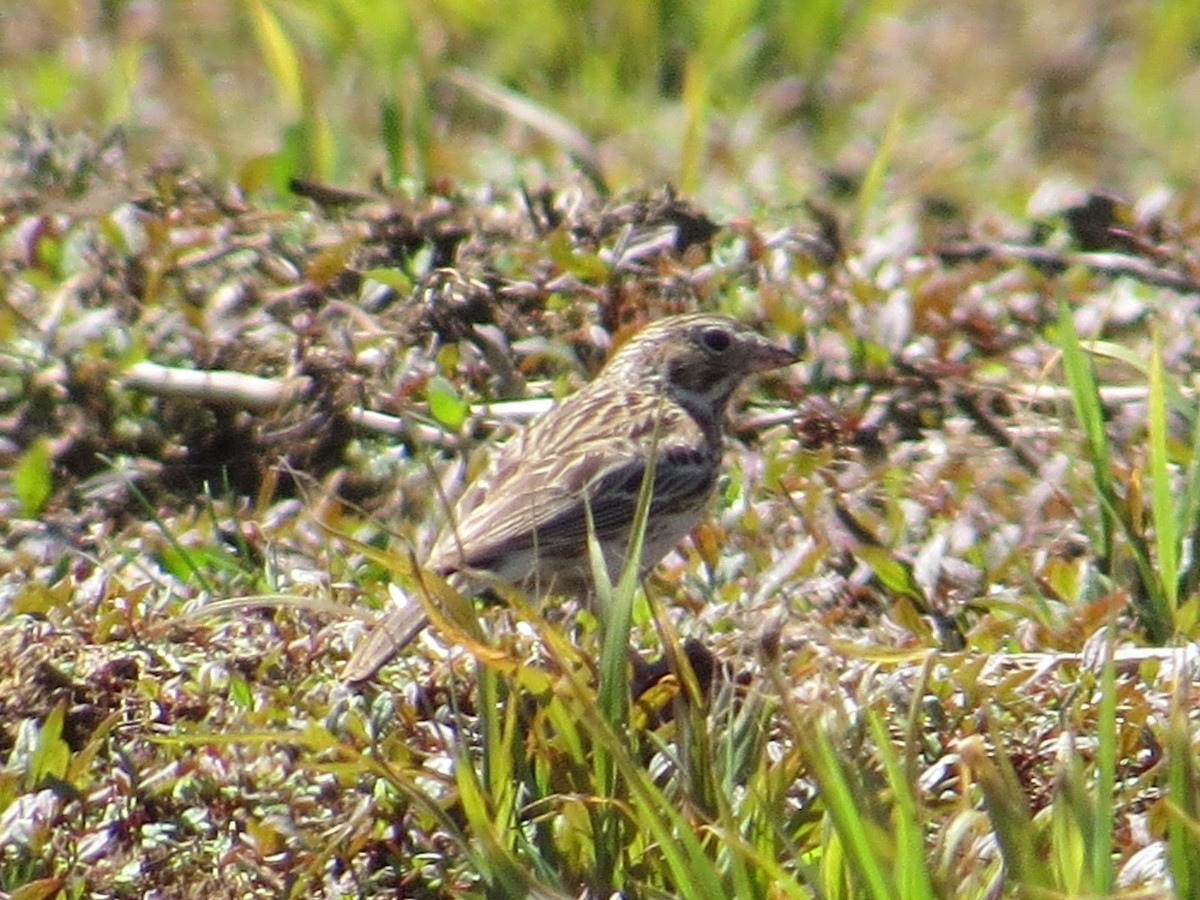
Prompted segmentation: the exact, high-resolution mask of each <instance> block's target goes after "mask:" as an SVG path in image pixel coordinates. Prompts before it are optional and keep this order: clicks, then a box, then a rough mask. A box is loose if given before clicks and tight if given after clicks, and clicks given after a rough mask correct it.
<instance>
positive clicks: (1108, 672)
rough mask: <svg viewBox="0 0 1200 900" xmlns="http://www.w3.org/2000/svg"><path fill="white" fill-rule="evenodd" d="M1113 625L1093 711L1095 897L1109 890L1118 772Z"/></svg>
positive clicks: (1092, 861) (1091, 865)
mask: <svg viewBox="0 0 1200 900" xmlns="http://www.w3.org/2000/svg"><path fill="white" fill-rule="evenodd" d="M1115 643H1116V634H1115V626H1113V625H1112V624H1110V625H1109V627H1108V634H1107V636H1106V640H1105V642H1104V652H1105V659H1104V667H1103V668H1102V669H1101V670H1100V707H1099V709H1098V710H1097V712H1096V737H1097V742H1096V786H1095V791H1096V818H1095V820H1094V821H1093V823H1092V835H1091V842H1090V850H1091V858H1090V859H1089V860H1088V866H1089V868H1090V870H1091V884H1090V889H1091V892H1092V894H1094V895H1095V896H1097V897H1103V896H1106V895H1107V894H1108V893H1109V892H1110V891H1111V890H1112V882H1113V867H1112V848H1113V814H1114V813H1113V797H1114V795H1115V794H1114V792H1115V791H1116V771H1117V667H1116V663H1115V662H1114V660H1113V649H1114V646H1115Z"/></svg>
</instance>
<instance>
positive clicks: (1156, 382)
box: [1147, 327, 1180, 619]
mask: <svg viewBox="0 0 1200 900" xmlns="http://www.w3.org/2000/svg"><path fill="white" fill-rule="evenodd" d="M1165 384H1166V376H1165V373H1164V371H1163V360H1162V337H1161V335H1160V334H1159V330H1158V328H1157V327H1156V328H1155V329H1154V334H1153V337H1152V341H1151V347H1150V396H1149V398H1148V400H1149V418H1150V420H1149V422H1148V423H1147V424H1148V431H1149V438H1150V503H1151V509H1152V510H1153V512H1154V543H1155V550H1156V551H1157V557H1158V581H1159V584H1160V585H1161V589H1162V594H1163V599H1164V600H1165V601H1166V607H1167V608H1166V610H1165V611H1164V612H1165V613H1166V614H1167V615H1168V616H1170V618H1171V619H1174V612H1175V608H1176V607H1177V606H1178V605H1179V596H1178V591H1179V549H1180V548H1179V538H1178V534H1177V532H1176V527H1177V519H1176V516H1177V510H1176V506H1175V492H1174V491H1173V490H1172V487H1171V471H1170V466H1169V459H1168V455H1167V437H1168V433H1167V391H1166V387H1165Z"/></svg>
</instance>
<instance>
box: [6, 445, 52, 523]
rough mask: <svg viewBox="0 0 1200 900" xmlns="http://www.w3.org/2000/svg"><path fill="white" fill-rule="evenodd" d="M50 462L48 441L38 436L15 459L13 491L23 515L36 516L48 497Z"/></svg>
mask: <svg viewBox="0 0 1200 900" xmlns="http://www.w3.org/2000/svg"><path fill="white" fill-rule="evenodd" d="M52 462H53V460H52V459H51V457H50V441H49V440H48V439H47V438H38V439H37V440H36V441H34V442H33V443H32V444H30V446H29V449H28V450H26V451H25V452H24V453H22V454H21V458H20V459H19V460H17V465H16V467H15V468H14V469H13V475H12V479H13V491H14V492H15V493H16V495H17V500H18V501H19V502H20V504H21V512H22V514H23V515H26V516H30V517H32V516H36V515H37V514H38V513H39V512H41V511H42V507H43V506H44V505H45V503H46V501H47V500H49V499H50V492H51V490H52V489H53V486H54V478H53V476H52V474H51V471H50V466H51V463H52Z"/></svg>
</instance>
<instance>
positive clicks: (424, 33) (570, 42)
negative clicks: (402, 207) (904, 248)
mask: <svg viewBox="0 0 1200 900" xmlns="http://www.w3.org/2000/svg"><path fill="white" fill-rule="evenodd" d="M1198 106H1200V5H1197V4H1195V3H1193V2H1192V0H1161V2H1150V0H1134V2H1126V3H1120V4H1117V3H1107V2H1101V0H1091V2H1088V0H1068V2H1064V3H1057V4H1046V3H1042V2H1037V0H1020V2H1012V3H1004V4H998V3H994V2H984V0H959V2H945V0H943V2H931V3H912V2H906V0H856V2H846V0H812V2H788V0H757V2H756V0H694V2H685V0H657V2H645V0H600V2H586V3H585V2H580V0H571V2H552V0H522V2H520V3H513V2H504V0H501V2H484V0H424V2H416V0H405V2H381V0H189V2H179V0H91V2H88V0H83V2H80V0H44V2H39V3H36V4H33V3H26V4H10V5H9V7H8V8H7V9H6V10H5V11H4V13H3V15H2V16H0V109H3V110H5V112H6V114H7V115H12V114H14V113H16V112H22V111H24V112H36V113H40V114H45V115H49V116H51V117H52V118H53V119H54V120H55V121H57V122H59V123H61V124H63V125H64V126H70V127H86V128H88V129H92V130H102V129H107V128H110V127H114V126H121V127H122V128H123V129H125V132H126V137H127V139H128V141H129V142H130V146H131V148H132V150H133V152H134V158H135V159H143V160H146V161H156V160H160V159H162V158H175V159H179V158H182V159H184V160H185V161H187V162H189V163H192V164H195V165H199V166H201V167H204V168H210V169H211V168H217V169H219V170H222V171H227V172H228V173H229V174H231V175H233V176H235V177H238V178H240V179H241V181H242V182H243V184H244V186H246V187H248V188H252V189H253V188H257V187H260V186H262V185H264V184H267V185H270V184H273V185H275V186H276V187H279V186H282V185H283V184H284V183H286V178H287V177H288V176H290V175H295V174H303V175H306V176H309V177H315V178H322V179H327V180H334V181H339V182H350V183H361V182H364V181H366V180H367V179H369V178H371V177H374V176H376V175H378V176H380V178H381V179H382V180H383V181H384V182H385V183H388V184H406V185H411V186H416V187H421V186H424V185H427V184H438V183H439V182H440V183H443V184H448V183H462V182H466V183H476V182H479V181H486V182H494V183H499V184H506V183H512V182H514V181H516V180H525V181H530V182H534V183H538V182H541V181H544V180H552V181H557V180H559V179H561V178H562V177H564V175H570V174H572V170H578V171H582V172H584V173H585V174H588V175H589V176H590V177H592V178H593V180H602V181H603V182H604V183H605V184H606V185H608V186H609V187H611V188H621V187H627V186H630V185H642V184H653V183H657V182H662V181H670V182H672V183H674V184H675V185H677V186H678V187H680V188H681V189H682V190H684V191H685V192H688V193H691V194H694V195H696V196H697V197H698V198H699V199H700V200H701V201H702V202H706V203H709V204H716V205H717V206H718V208H724V209H726V210H728V209H742V210H745V209H747V208H750V209H753V208H755V207H759V206H762V205H767V206H778V205H786V204H789V203H792V202H796V201H798V200H800V199H802V198H804V197H807V196H810V195H811V194H812V192H813V191H814V189H815V188H816V187H818V186H821V185H829V184H832V185H834V186H835V187H836V186H837V185H843V186H848V188H849V189H850V190H854V189H855V186H856V185H857V183H858V182H859V180H860V179H862V178H863V176H864V175H865V174H866V173H867V172H868V171H869V170H870V169H871V167H872V164H873V163H879V162H880V160H881V157H882V162H883V163H884V164H885V166H886V168H885V171H886V173H887V179H886V182H885V187H886V189H888V190H889V192H890V195H891V196H897V197H906V196H919V197H930V196H936V197H939V198H945V199H948V200H951V201H953V202H956V203H962V202H965V201H968V200H970V201H974V202H979V201H986V202H988V203H990V204H993V205H996V206H998V207H999V208H1001V209H1004V208H1007V209H1010V210H1012V211H1014V212H1016V211H1020V210H1023V209H1024V205H1025V203H1026V201H1027V200H1028V198H1029V196H1030V194H1031V193H1032V192H1034V190H1035V189H1036V187H1037V186H1038V185H1039V184H1041V183H1042V182H1043V181H1045V180H1046V179H1047V178H1053V179H1061V178H1066V179H1067V180H1069V181H1073V182H1076V183H1079V184H1082V185H1084V186H1088V187H1091V186H1102V187H1106V188H1109V189H1113V190H1117V191H1123V192H1127V193H1130V194H1135V195H1137V194H1141V193H1143V192H1144V191H1146V190H1148V189H1150V188H1152V187H1155V186H1157V185H1158V184H1161V183H1162V182H1163V181H1166V182H1167V183H1168V185H1169V186H1170V187H1172V188H1174V189H1184V190H1185V192H1186V193H1192V191H1191V190H1188V189H1190V188H1191V187H1193V185H1194V183H1195V181H1196V178H1197V175H1196V168H1195V163H1194V151H1195V147H1196V146H1197V145H1198V144H1200V118H1198V117H1197V116H1196V115H1195V110H1196V109H1197V108H1198Z"/></svg>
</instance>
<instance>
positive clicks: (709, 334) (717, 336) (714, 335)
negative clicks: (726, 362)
mask: <svg viewBox="0 0 1200 900" xmlns="http://www.w3.org/2000/svg"><path fill="white" fill-rule="evenodd" d="M732 341H733V338H731V337H730V336H729V332H728V331H726V330H725V329H724V328H706V329H704V331H703V332H702V333H701V335H700V343H702V344H703V345H704V349H706V350H711V351H712V352H713V353H724V352H725V351H726V350H728V349H729V344H730V343H731V342H732Z"/></svg>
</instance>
